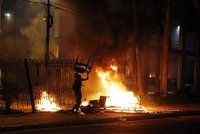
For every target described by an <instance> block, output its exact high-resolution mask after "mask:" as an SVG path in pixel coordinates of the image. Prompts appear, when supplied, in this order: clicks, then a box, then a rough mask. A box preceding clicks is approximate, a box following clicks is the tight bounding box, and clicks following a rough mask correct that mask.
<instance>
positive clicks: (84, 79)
mask: <svg viewBox="0 0 200 134" xmlns="http://www.w3.org/2000/svg"><path fill="white" fill-rule="evenodd" d="M88 79H89V72H88V71H87V77H86V78H81V80H82V81H86V80H88Z"/></svg>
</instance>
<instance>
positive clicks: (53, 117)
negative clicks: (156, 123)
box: [0, 106, 200, 133]
mask: <svg viewBox="0 0 200 134" xmlns="http://www.w3.org/2000/svg"><path fill="white" fill-rule="evenodd" d="M148 110H149V111H150V112H148V113H114V112H113V113H103V114H85V115H84V116H75V115H73V114H72V113H71V112H66V111H63V112H58V113H45V112H38V113H34V114H32V113H29V114H26V113H22V114H15V115H0V133H2V132H12V131H16V130H18V131H19V130H29V129H44V128H53V127H54V128H55V127H62V126H63V127H65V126H70V127H72V126H78V125H85V124H87V125H94V124H104V123H114V124H115V122H126V121H127V122H128V121H138V120H146V119H163V118H169V117H177V116H190V115H193V116H194V115H200V106H160V107H159V106H156V107H149V108H148Z"/></svg>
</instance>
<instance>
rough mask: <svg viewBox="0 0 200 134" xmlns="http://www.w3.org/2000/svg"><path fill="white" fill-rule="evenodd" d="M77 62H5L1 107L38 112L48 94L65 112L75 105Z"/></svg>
mask: <svg viewBox="0 0 200 134" xmlns="http://www.w3.org/2000/svg"><path fill="white" fill-rule="evenodd" d="M72 66H73V60H50V61H49V62H48V63H45V62H44V61H43V60H27V59H25V60H24V59H7V60H5V59H1V60H0V72H1V73H0V74H1V75H0V80H1V81H0V86H1V87H0V107H4V109H5V110H6V111H9V110H11V109H15V110H22V111H31V110H32V111H33V112H34V111H35V104H37V103H38V100H39V99H40V97H41V93H42V92H43V91H46V92H47V93H49V94H51V95H53V96H54V97H55V99H56V100H57V103H58V104H59V105H60V106H61V107H62V108H64V109H69V108H71V107H72V105H73V104H74V96H73V92H72V89H71V87H72V82H73V71H72Z"/></svg>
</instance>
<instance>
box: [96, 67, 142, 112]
mask: <svg viewBox="0 0 200 134" xmlns="http://www.w3.org/2000/svg"><path fill="white" fill-rule="evenodd" d="M96 72H97V74H98V77H99V78H100V79H101V83H102V85H103V87H104V90H105V91H104V93H103V94H104V95H106V96H108V99H107V100H106V107H107V109H111V110H114V111H121V112H123V111H124V112H136V111H144V109H143V107H142V106H141V105H140V100H139V98H138V97H136V96H135V94H134V93H133V92H132V91H128V89H127V88H126V87H125V86H124V85H123V83H122V81H121V80H120V78H119V77H118V75H117V73H118V67H117V65H110V66H109V69H108V70H103V69H102V68H101V67H98V68H97V69H96Z"/></svg>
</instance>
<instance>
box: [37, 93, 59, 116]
mask: <svg viewBox="0 0 200 134" xmlns="http://www.w3.org/2000/svg"><path fill="white" fill-rule="evenodd" d="M36 109H37V110H38V111H44V112H56V111H59V110H61V108H60V107H59V106H58V104H56V100H55V98H54V97H52V96H51V95H49V94H47V92H45V91H44V92H42V94H41V98H40V100H39V103H38V104H37V105H36Z"/></svg>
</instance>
